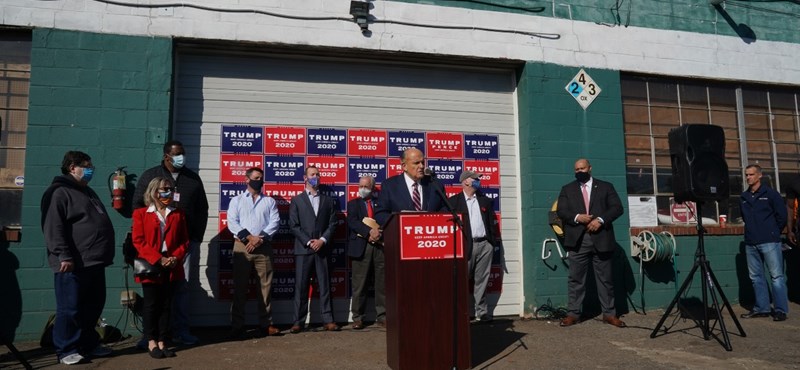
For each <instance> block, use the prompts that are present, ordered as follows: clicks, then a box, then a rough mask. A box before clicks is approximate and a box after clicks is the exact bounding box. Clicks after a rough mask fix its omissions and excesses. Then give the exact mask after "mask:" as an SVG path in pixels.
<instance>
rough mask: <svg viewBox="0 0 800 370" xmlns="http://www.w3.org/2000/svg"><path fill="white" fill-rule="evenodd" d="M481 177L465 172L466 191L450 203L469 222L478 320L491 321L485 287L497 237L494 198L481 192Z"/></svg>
mask: <svg viewBox="0 0 800 370" xmlns="http://www.w3.org/2000/svg"><path fill="white" fill-rule="evenodd" d="M480 178H481V175H480V174H477V173H475V172H473V171H464V172H462V173H461V176H460V177H459V181H461V189H462V190H463V191H462V192H461V193H459V194H456V195H453V196H452V197H450V204H452V205H453V208H455V210H456V212H458V213H461V214H463V215H464V216H466V217H467V218H468V219H469V225H470V227H468V228H465V229H464V231H465V233H466V235H465V238H464V247H465V248H464V249H465V250H466V254H467V258H469V259H468V260H467V265H468V271H469V277H470V278H472V279H474V280H475V286H474V290H473V298H474V300H475V320H476V321H479V322H491V321H492V314H491V313H490V312H489V307H488V305H487V304H486V287H487V286H488V285H489V272H490V271H491V269H492V255H493V252H494V246H495V245H497V240H496V238H495V235H494V220H495V215H494V205H493V204H492V200H491V199H489V198H488V197H487V196H485V195H483V194H482V193H481V192H480V189H481V180H480Z"/></svg>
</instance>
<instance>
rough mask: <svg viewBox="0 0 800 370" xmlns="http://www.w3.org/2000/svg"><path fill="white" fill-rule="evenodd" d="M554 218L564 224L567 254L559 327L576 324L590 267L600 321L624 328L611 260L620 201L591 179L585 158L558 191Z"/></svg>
mask: <svg viewBox="0 0 800 370" xmlns="http://www.w3.org/2000/svg"><path fill="white" fill-rule="evenodd" d="M557 212H558V217H560V218H561V220H562V221H563V222H564V249H566V250H567V251H569V257H568V261H569V279H568V295H569V301H568V304H567V310H568V314H567V317H566V318H564V319H563V320H561V326H572V325H575V324H577V323H578V322H580V319H581V313H582V309H583V298H584V296H585V295H586V275H587V272H588V270H589V264H591V265H592V266H593V268H594V277H595V282H596V284H597V295H598V298H599V299H600V306H601V308H602V309H603V322H606V323H608V324H611V325H613V326H616V327H618V328H622V327H625V323H624V322H623V321H622V320H620V319H619V317H617V312H616V309H615V304H614V286H613V274H612V268H613V265H612V259H613V257H614V251H615V250H616V248H617V241H616V239H615V238H614V226H613V225H612V223H613V222H614V220H616V219H617V218H618V217H619V216H621V215H622V212H623V210H622V202H621V201H620V199H619V195H617V191H616V190H615V189H614V185H611V183H608V182H605V181H602V180H598V179H595V178H593V177H592V165H591V164H589V160H587V159H583V158H581V159H578V160H577V161H576V162H575V181H572V182H570V183H568V184H566V185H564V187H562V188H561V193H560V194H559V195H558V210H557Z"/></svg>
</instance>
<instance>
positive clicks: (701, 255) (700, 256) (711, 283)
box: [650, 202, 747, 351]
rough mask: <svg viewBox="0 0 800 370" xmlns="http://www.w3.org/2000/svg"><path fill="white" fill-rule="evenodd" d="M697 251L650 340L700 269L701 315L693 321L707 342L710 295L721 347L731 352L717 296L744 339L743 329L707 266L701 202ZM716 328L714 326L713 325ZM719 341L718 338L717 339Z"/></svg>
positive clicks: (698, 209)
mask: <svg viewBox="0 0 800 370" xmlns="http://www.w3.org/2000/svg"><path fill="white" fill-rule="evenodd" d="M696 204H697V251H696V252H695V255H694V266H692V270H691V271H690V272H689V275H688V276H686V280H684V281H683V285H681V288H680V290H678V293H676V294H675V298H673V299H672V303H670V304H669V307H668V308H667V311H666V312H664V315H663V316H661V320H659V321H658V325H656V327H655V329H653V332H652V333H650V338H655V337H656V335H657V334H658V330H659V329H661V327H662V326H663V325H664V321H666V320H667V317H669V315H670V313H672V309H673V308H675V305H676V304H678V302H679V301H680V298H681V296H683V295H684V293H686V290H687V288H688V287H689V285H690V283H691V282H692V279H693V278H694V273H695V272H697V269H700V275H701V276H700V281H701V290H702V296H703V315H702V317H701V318H694V319H695V321H699V322H700V328H701V329H702V330H703V339H705V340H708V338H709V337H710V336H711V329H712V328H713V327H712V326H711V325H710V320H709V312H708V295H709V294H710V295H711V300H712V301H713V303H714V304H713V308H714V313H715V314H716V320H717V322H718V323H719V327H720V331H721V332H722V338H723V341H722V343H721V344H722V346H723V347H725V349H726V350H728V351H732V350H733V347H731V340H730V338H729V337H728V330H727V329H726V328H725V320H724V319H723V318H722V309H721V307H720V301H719V300H718V299H717V294H719V297H720V298H722V303H723V304H724V305H725V308H727V309H728V313H729V314H730V315H731V319H733V323H734V324H736V328H737V329H739V334H740V335H741V336H742V337H746V336H747V334H745V332H744V329H742V325H741V324H739V320H737V319H736V314H734V313H733V308H731V304H730V302H728V299H727V298H725V293H723V292H722V288H721V287H720V286H719V282H718V281H717V277H716V276H714V272H713V271H711V265H710V264H709V262H708V260H707V259H706V251H705V245H704V243H703V235H704V234H705V232H706V229H705V228H704V227H703V217H702V216H701V215H702V212H701V206H702V202H697V203H696ZM714 326H716V324H714ZM717 339H719V338H717Z"/></svg>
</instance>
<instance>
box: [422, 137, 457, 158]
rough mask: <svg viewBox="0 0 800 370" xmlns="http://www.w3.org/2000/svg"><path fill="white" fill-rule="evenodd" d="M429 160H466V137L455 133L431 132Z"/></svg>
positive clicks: (428, 145)
mask: <svg viewBox="0 0 800 370" xmlns="http://www.w3.org/2000/svg"><path fill="white" fill-rule="evenodd" d="M427 136H428V141H427V152H426V154H427V157H428V158H448V159H462V158H464V135H463V134H460V133H454V132H429V133H428V134H427Z"/></svg>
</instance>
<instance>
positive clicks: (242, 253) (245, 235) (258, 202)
mask: <svg viewBox="0 0 800 370" xmlns="http://www.w3.org/2000/svg"><path fill="white" fill-rule="evenodd" d="M245 181H247V191H245V192H244V193H242V194H239V195H237V196H236V197H234V198H233V199H231V203H230V205H229V206H228V230H230V232H231V233H233V235H234V243H233V286H234V289H233V290H234V294H233V303H232V304H231V333H230V336H229V337H230V339H240V338H242V337H243V335H244V332H245V330H244V324H245V315H244V306H245V304H246V303H247V285H248V280H249V278H250V271H251V269H253V268H255V269H256V273H257V274H258V280H259V283H260V285H261V289H260V290H259V291H258V293H259V294H258V295H259V297H258V323H259V331H258V336H266V335H277V334H278V333H280V330H278V328H276V327H275V326H273V325H272V308H271V300H270V293H271V291H272V246H271V243H270V242H271V241H272V237H273V236H275V233H276V232H277V231H278V224H279V223H280V217H279V216H278V206H277V203H276V202H275V199H272V198H271V197H268V196H265V195H263V194H262V190H263V189H264V171H262V170H261V169H260V168H257V167H253V168H250V169H248V170H247V171H246V172H245Z"/></svg>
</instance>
